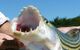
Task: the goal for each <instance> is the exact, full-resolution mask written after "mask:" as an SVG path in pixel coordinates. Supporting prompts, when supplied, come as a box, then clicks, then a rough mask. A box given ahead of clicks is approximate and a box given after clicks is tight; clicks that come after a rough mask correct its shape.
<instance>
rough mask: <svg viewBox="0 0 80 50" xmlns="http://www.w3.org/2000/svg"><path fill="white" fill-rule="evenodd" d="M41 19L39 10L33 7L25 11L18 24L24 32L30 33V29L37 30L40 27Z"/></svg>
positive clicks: (26, 8)
mask: <svg viewBox="0 0 80 50" xmlns="http://www.w3.org/2000/svg"><path fill="white" fill-rule="evenodd" d="M40 17H41V14H40V12H39V10H38V9H37V8H36V7H34V6H32V5H31V6H28V7H25V8H24V9H23V11H22V12H21V14H20V15H19V17H18V22H17V23H18V26H19V27H20V29H21V31H22V32H25V31H27V32H29V31H30V29H32V30H35V29H36V28H37V27H38V26H39V23H40V20H41V19H40Z"/></svg>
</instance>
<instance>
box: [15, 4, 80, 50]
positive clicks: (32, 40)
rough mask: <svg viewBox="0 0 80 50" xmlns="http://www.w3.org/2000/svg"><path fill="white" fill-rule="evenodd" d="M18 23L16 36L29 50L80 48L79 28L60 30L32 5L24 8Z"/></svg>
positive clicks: (70, 49) (76, 49) (73, 49)
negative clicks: (65, 31)
mask: <svg viewBox="0 0 80 50" xmlns="http://www.w3.org/2000/svg"><path fill="white" fill-rule="evenodd" d="M16 23H17V24H16V28H15V31H14V36H16V37H17V38H18V39H20V41H22V42H23V43H24V44H25V46H26V47H27V48H29V50H80V31H79V29H76V30H74V29H73V30H74V32H73V31H72V30H70V31H69V32H67V33H63V32H61V31H59V30H58V29H57V28H56V27H55V26H54V25H52V24H51V23H50V22H49V21H48V20H45V18H44V17H43V16H42V15H41V13H40V11H39V10H38V9H37V8H36V7H34V6H32V5H29V6H28V7H24V8H23V10H22V11H21V13H20V15H19V16H18V19H17V22H16ZM73 33H74V36H73Z"/></svg>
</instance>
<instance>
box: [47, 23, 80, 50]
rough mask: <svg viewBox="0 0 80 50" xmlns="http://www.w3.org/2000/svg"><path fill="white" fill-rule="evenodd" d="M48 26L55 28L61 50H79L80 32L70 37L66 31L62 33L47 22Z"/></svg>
mask: <svg viewBox="0 0 80 50" xmlns="http://www.w3.org/2000/svg"><path fill="white" fill-rule="evenodd" d="M46 25H47V24H46ZM48 27H50V28H51V29H53V30H54V29H55V31H56V32H57V35H58V37H59V40H60V44H61V46H62V49H63V50H80V33H77V34H76V36H75V37H70V36H69V35H68V33H66V34H64V33H62V32H60V31H59V30H57V29H56V28H55V27H54V26H53V25H51V24H50V23H49V24H48Z"/></svg>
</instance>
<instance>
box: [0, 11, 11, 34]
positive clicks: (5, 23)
mask: <svg viewBox="0 0 80 50" xmlns="http://www.w3.org/2000/svg"><path fill="white" fill-rule="evenodd" d="M0 33H6V34H8V35H12V29H11V24H10V22H9V20H8V18H7V17H5V16H4V14H2V13H1V12H0Z"/></svg>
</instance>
